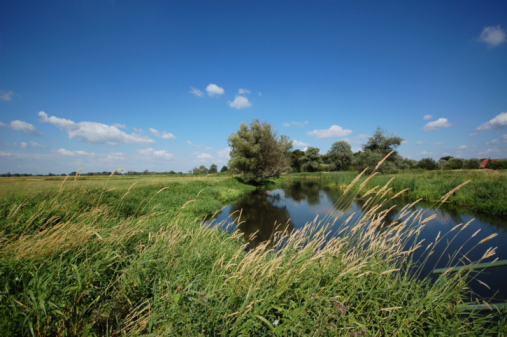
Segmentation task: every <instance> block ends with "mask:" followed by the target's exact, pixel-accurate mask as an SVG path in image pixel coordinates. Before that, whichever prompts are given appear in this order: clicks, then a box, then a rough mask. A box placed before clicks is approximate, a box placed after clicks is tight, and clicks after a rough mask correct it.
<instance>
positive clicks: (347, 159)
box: [327, 140, 353, 171]
mask: <svg viewBox="0 0 507 337" xmlns="http://www.w3.org/2000/svg"><path fill="white" fill-rule="evenodd" d="M352 157H353V153H352V148H351V147H350V144H349V143H347V142H346V141H344V140H342V141H339V142H334V143H333V145H331V148H330V149H329V151H328V152H327V158H328V162H329V164H331V165H333V170H335V171H345V170H348V169H349V167H350V165H351V164H352Z"/></svg>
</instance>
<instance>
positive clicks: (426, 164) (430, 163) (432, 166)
mask: <svg viewBox="0 0 507 337" xmlns="http://www.w3.org/2000/svg"><path fill="white" fill-rule="evenodd" d="M417 167H419V168H422V169H424V170H436V169H437V168H438V164H437V162H436V161H435V160H434V159H433V158H423V159H421V160H419V162H418V163H417Z"/></svg>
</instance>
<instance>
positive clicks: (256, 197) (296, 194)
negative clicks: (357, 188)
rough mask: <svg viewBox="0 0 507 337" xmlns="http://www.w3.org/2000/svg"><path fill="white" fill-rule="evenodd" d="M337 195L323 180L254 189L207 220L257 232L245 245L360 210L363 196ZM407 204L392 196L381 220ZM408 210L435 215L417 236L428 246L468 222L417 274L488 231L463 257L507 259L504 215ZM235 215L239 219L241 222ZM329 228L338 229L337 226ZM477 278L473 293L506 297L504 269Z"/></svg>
mask: <svg viewBox="0 0 507 337" xmlns="http://www.w3.org/2000/svg"><path fill="white" fill-rule="evenodd" d="M341 196H342V192H341V191H340V190H337V189H330V188H328V187H327V186H326V184H325V181H324V182H323V181H296V182H293V183H291V184H290V185H288V186H287V187H284V188H278V189H273V190H257V191H254V192H252V193H250V194H248V195H245V196H244V197H243V198H242V199H241V200H239V201H238V202H236V203H234V204H231V205H228V206H226V207H224V208H223V209H222V211H221V212H220V213H219V214H217V216H216V217H215V218H214V219H213V220H212V221H210V224H211V225H214V226H219V227H221V228H223V229H224V230H227V231H233V230H240V231H241V232H242V233H243V234H244V237H245V238H248V237H250V235H251V234H253V233H255V232H257V235H256V237H255V238H254V239H252V240H250V241H249V242H248V246H249V248H253V247H255V246H256V245H258V244H259V243H260V242H263V241H266V240H270V239H271V237H272V235H273V233H275V232H277V231H281V230H287V231H289V232H291V231H293V230H296V229H299V228H302V227H303V226H305V224H307V223H311V222H312V221H314V220H315V219H316V218H317V219H319V218H320V219H322V218H323V217H325V216H326V215H328V214H332V216H333V217H339V218H340V219H346V218H347V217H348V216H349V215H351V214H352V213H355V214H356V215H361V214H362V212H363V209H364V204H365V202H366V200H367V198H354V199H350V200H349V202H346V203H343V202H338V201H339V200H341V199H340V197H341ZM408 203H409V202H408V201H403V200H396V201H395V202H391V203H387V204H386V205H385V206H384V208H391V207H393V208H392V210H391V211H390V212H389V213H388V216H387V217H386V219H385V225H386V228H388V227H389V225H390V222H391V221H392V220H393V219H395V218H396V216H397V215H398V214H399V212H400V211H401V209H402V207H403V206H405V205H406V204H408ZM411 210H413V211H421V212H424V216H425V217H427V216H430V215H432V214H435V217H434V218H433V219H432V220H430V221H429V222H428V223H427V224H426V225H425V227H424V229H423V230H422V232H421V235H420V237H419V240H421V239H424V240H425V242H426V244H428V243H430V242H433V241H434V240H435V238H436V237H437V236H438V235H439V233H440V235H441V236H442V235H445V234H446V233H448V232H449V231H450V230H451V229H452V228H454V227H455V226H456V225H458V224H466V223H468V222H470V223H469V225H468V226H467V227H466V229H464V230H462V231H461V232H460V233H459V235H457V236H456V238H455V239H454V240H453V241H452V242H450V241H451V238H452V236H453V235H454V233H450V234H452V235H448V237H446V239H445V240H443V242H441V243H440V244H439V245H437V246H436V248H435V252H434V254H433V255H431V256H430V257H429V259H428V261H427V262H426V263H425V265H424V269H423V272H422V274H421V275H422V276H421V277H424V276H429V277H435V276H433V275H432V274H431V271H432V270H433V269H434V268H440V267H445V266H446V265H447V264H448V262H449V259H448V256H449V255H452V254H453V252H455V251H458V250H459V252H460V253H459V256H460V257H461V254H463V253H464V252H468V251H469V250H470V249H472V248H473V247H474V246H476V245H477V244H478V242H480V241H481V240H482V239H484V238H487V237H488V236H490V235H492V234H496V236H495V237H494V238H492V239H490V240H488V241H487V242H485V243H483V244H481V245H479V246H478V247H476V248H475V249H473V250H472V251H471V252H469V253H468V254H466V256H467V258H468V259H470V260H471V261H476V260H478V259H480V258H481V257H482V255H483V254H484V252H485V251H486V249H487V248H489V247H493V248H495V247H496V254H495V255H494V256H492V257H490V258H488V259H486V260H484V261H485V262H486V261H492V260H494V259H495V258H498V259H500V260H506V259H507V221H506V220H505V219H502V218H499V217H493V216H489V215H488V214H477V213H473V212H471V211H470V210H468V209H466V208H457V207H438V208H437V207H436V205H431V204H424V203H417V204H416V205H414V206H413V207H412V208H411ZM238 217H240V221H239V226H238V224H237V223H238ZM317 222H318V221H317ZM340 223H341V221H339V220H338V221H336V225H335V226H336V227H338V226H339V224H340ZM331 230H332V231H336V228H334V229H331ZM477 231H479V232H477ZM456 232H457V231H456ZM415 256H416V257H417V258H420V257H425V256H423V249H419V250H418V251H416V253H415ZM441 256H442V258H440V257H441ZM465 260H466V259H465ZM455 264H459V263H457V262H456V263H455ZM461 264H462V263H461ZM477 279H478V280H480V281H481V282H482V283H481V282H478V281H477V280H472V281H471V282H470V287H471V288H472V290H473V291H474V292H475V293H476V294H478V295H479V296H482V297H484V298H485V299H487V300H490V301H505V300H507V282H506V281H505V280H507V267H504V268H496V269H488V270H485V271H482V272H481V273H480V274H479V275H478V277H477ZM484 284H486V285H487V286H486V285H484ZM488 287H489V289H488Z"/></svg>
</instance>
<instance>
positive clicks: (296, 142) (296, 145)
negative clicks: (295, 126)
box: [292, 140, 310, 147]
mask: <svg viewBox="0 0 507 337" xmlns="http://www.w3.org/2000/svg"><path fill="white" fill-rule="evenodd" d="M292 145H294V146H295V147H306V146H308V145H310V144H308V143H305V142H301V141H299V140H293V141H292Z"/></svg>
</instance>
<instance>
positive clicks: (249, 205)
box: [230, 190, 294, 249]
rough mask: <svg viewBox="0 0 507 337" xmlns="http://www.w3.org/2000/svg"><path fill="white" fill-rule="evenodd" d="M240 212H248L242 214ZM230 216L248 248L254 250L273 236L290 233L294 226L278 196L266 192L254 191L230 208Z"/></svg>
mask: <svg viewBox="0 0 507 337" xmlns="http://www.w3.org/2000/svg"><path fill="white" fill-rule="evenodd" d="M242 210H248V211H247V212H242ZM230 214H231V216H232V218H233V219H234V221H236V222H237V221H238V217H239V216H240V214H241V218H240V219H239V221H240V223H239V226H238V229H239V230H240V231H241V232H242V233H243V236H244V237H245V239H246V240H247V241H248V248H249V249H251V248H254V247H256V246H257V245H259V244H260V243H261V242H264V241H268V240H273V234H275V233H276V232H280V231H282V232H283V231H285V230H287V232H288V233H291V232H292V231H293V230H294V225H293V224H292V221H291V219H290V216H289V211H288V210H287V207H286V206H285V205H284V203H283V202H282V200H281V196H280V194H270V193H269V192H268V191H262V190H261V191H255V192H253V193H251V194H249V195H248V196H247V197H246V198H243V199H242V200H240V201H239V202H238V203H236V204H234V205H232V206H231V209H230Z"/></svg>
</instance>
